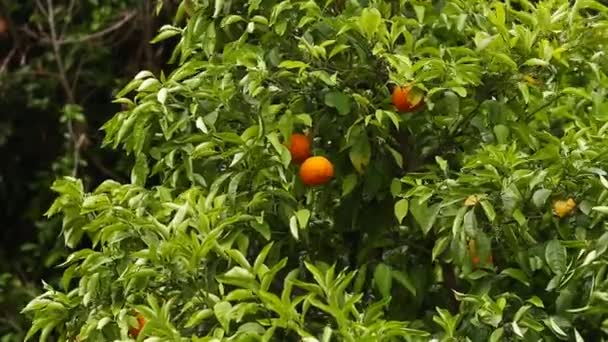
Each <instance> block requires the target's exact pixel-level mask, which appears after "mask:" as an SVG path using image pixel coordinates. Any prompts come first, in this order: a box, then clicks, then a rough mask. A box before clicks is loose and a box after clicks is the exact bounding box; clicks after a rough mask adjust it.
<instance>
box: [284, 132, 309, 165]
mask: <svg viewBox="0 0 608 342" xmlns="http://www.w3.org/2000/svg"><path fill="white" fill-rule="evenodd" d="M310 145H311V143H310V138H309V137H307V136H305V135H304V134H299V133H296V134H292V135H291V138H290V139H289V144H288V146H287V148H289V152H291V160H293V162H294V163H296V164H302V163H303V162H304V161H305V160H306V159H307V158H308V157H310Z"/></svg>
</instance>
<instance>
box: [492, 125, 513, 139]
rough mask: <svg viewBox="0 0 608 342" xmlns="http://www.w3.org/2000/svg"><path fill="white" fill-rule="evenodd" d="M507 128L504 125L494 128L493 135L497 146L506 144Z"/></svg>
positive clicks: (507, 137) (508, 132)
mask: <svg viewBox="0 0 608 342" xmlns="http://www.w3.org/2000/svg"><path fill="white" fill-rule="evenodd" d="M509 134H510V131H509V127H507V126H505V125H496V126H494V135H496V140H497V141H498V143H499V144H507V143H508V142H509Z"/></svg>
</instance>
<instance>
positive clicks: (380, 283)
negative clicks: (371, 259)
mask: <svg viewBox="0 0 608 342" xmlns="http://www.w3.org/2000/svg"><path fill="white" fill-rule="evenodd" d="M392 279H393V277H392V271H391V268H390V266H388V265H386V264H384V263H379V264H378V265H377V266H376V270H375V271H374V283H375V284H376V288H377V289H378V291H379V292H380V294H381V295H382V297H383V298H385V299H386V298H389V297H390V296H391V288H392V286H393V282H392Z"/></svg>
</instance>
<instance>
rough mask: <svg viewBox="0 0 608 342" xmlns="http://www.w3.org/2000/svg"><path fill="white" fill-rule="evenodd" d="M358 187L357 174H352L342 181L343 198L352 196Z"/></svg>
mask: <svg viewBox="0 0 608 342" xmlns="http://www.w3.org/2000/svg"><path fill="white" fill-rule="evenodd" d="M356 186H357V174H355V173H351V174H349V175H347V176H346V177H344V180H343V181H342V197H345V196H347V195H348V194H350V193H351V192H352V191H353V190H354V189H355V187H356Z"/></svg>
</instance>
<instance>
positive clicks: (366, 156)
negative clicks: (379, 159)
mask: <svg viewBox="0 0 608 342" xmlns="http://www.w3.org/2000/svg"><path fill="white" fill-rule="evenodd" d="M348 156H349V157H350V161H351V163H352V164H353V166H354V167H355V170H357V172H359V173H363V172H364V171H365V168H366V167H367V166H368V165H369V161H370V159H371V156H372V148H371V146H370V144H369V140H368V138H367V136H366V135H365V134H362V135H360V136H358V137H357V138H356V140H355V144H354V145H353V147H351V149H350V151H349V153H348Z"/></svg>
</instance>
